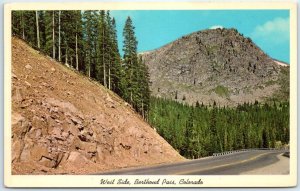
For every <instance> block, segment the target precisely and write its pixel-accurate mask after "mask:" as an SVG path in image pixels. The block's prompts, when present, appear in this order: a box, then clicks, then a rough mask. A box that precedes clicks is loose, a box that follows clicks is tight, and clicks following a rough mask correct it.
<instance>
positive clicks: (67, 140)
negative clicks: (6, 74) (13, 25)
mask: <svg viewBox="0 0 300 191" xmlns="http://www.w3.org/2000/svg"><path fill="white" fill-rule="evenodd" d="M180 160H183V158H182V157H181V156H180V155H179V154H178V153H177V152H176V151H175V150H174V149H173V148H172V147H171V146H170V145H169V144H168V143H167V142H166V141H165V140H164V139H163V138H162V137H160V136H159V135H158V134H157V133H156V131H155V130H154V129H152V128H151V127H150V126H149V125H148V124H147V123H146V122H144V121H143V120H142V118H141V117H140V116H139V115H138V114H136V113H135V112H134V111H133V109H132V108H131V107H130V106H129V105H128V104H127V103H125V102H124V101H123V100H122V99H121V98H119V97H118V96H117V95H115V94H114V93H113V92H111V91H109V90H107V89H106V88H104V87H103V86H101V85H99V84H98V83H96V82H94V81H91V80H89V79H88V78H87V77H84V76H83V75H81V74H79V73H77V72H75V71H72V70H71V69H69V68H66V67H65V66H63V65H61V64H59V63H57V62H55V61H53V60H52V59H51V58H49V57H46V56H43V55H41V54H39V52H38V51H36V50H34V49H32V48H30V47H29V46H28V45H27V44H26V43H25V42H23V41H21V40H19V39H17V38H13V39H12V173H13V174H86V173H95V172H100V171H105V170H110V169H115V168H122V167H128V166H144V165H150V164H157V163H165V162H173V161H180Z"/></svg>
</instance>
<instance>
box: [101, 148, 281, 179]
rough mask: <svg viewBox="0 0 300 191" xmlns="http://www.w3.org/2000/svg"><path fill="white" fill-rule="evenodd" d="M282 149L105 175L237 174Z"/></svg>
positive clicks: (274, 157)
mask: <svg viewBox="0 0 300 191" xmlns="http://www.w3.org/2000/svg"><path fill="white" fill-rule="evenodd" d="M283 153H284V152H283V151H275V150H273V151H269V150H253V151H244V152H238V153H233V154H228V155H223V156H215V157H206V158H202V159H196V160H189V161H185V162H179V163H171V164H163V165H157V166H150V167H142V168H126V169H122V170H116V171H110V172H106V173H101V174H105V175H238V174H240V173H243V172H246V171H250V170H254V169H258V168H262V167H265V166H267V165H270V164H273V163H276V162H278V160H279V159H278V158H277V155H279V154H283Z"/></svg>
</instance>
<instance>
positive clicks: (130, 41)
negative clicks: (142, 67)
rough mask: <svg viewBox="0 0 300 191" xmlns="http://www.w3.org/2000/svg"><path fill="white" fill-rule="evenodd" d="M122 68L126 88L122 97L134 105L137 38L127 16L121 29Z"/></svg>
mask: <svg viewBox="0 0 300 191" xmlns="http://www.w3.org/2000/svg"><path fill="white" fill-rule="evenodd" d="M123 37H124V41H123V51H124V60H123V68H124V72H125V76H124V79H125V80H124V82H125V83H126V84H125V87H126V90H125V91H124V92H123V93H124V94H123V96H124V99H125V100H126V101H128V102H129V103H130V104H132V105H134V104H135V103H134V100H133V96H134V93H135V85H136V83H135V81H134V79H133V78H134V72H135V69H136V66H137V62H138V61H137V40H136V37H135V33H134V26H133V23H132V20H131V18H130V17H128V18H127V20H126V22H125V26H124V29H123Z"/></svg>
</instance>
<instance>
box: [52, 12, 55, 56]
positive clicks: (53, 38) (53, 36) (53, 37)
mask: <svg viewBox="0 0 300 191" xmlns="http://www.w3.org/2000/svg"><path fill="white" fill-rule="evenodd" d="M52 41H53V59H55V33H54V11H53V14H52Z"/></svg>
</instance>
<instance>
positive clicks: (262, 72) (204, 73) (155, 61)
mask: <svg viewBox="0 0 300 191" xmlns="http://www.w3.org/2000/svg"><path fill="white" fill-rule="evenodd" d="M141 55H142V57H143V59H144V61H145V62H146V64H147V65H148V67H149V73H150V80H151V82H152V84H151V91H152V94H153V95H154V96H157V97H166V98H171V99H175V100H177V101H180V102H187V103H189V104H195V103H196V102H197V101H198V102H200V103H201V102H203V103H204V104H212V103H213V102H214V101H216V102H217V104H220V105H237V104H238V103H243V102H254V101H255V100H257V101H264V100H265V99H267V98H269V97H271V96H275V95H279V94H280V95H281V94H282V88H281V84H286V83H282V82H286V81H288V77H289V66H288V65H285V64H282V63H280V62H278V61H277V62H275V61H274V60H273V59H271V58H270V57H269V56H267V55H266V54H265V53H264V52H263V51H262V50H261V49H260V48H259V47H257V46H256V45H255V44H254V43H253V42H252V41H251V39H250V38H245V37H243V35H242V34H240V33H238V31H237V30H235V29H214V30H204V31H199V32H195V33H192V34H189V35H186V36H183V37H182V38H180V39H178V40H176V41H173V42H171V43H169V44H167V45H165V46H163V47H161V48H159V49H156V50H153V51H148V52H145V53H142V54H141ZM283 96H285V97H288V95H283Z"/></svg>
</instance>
